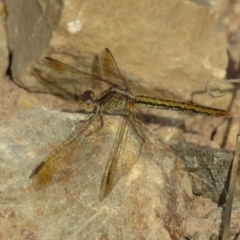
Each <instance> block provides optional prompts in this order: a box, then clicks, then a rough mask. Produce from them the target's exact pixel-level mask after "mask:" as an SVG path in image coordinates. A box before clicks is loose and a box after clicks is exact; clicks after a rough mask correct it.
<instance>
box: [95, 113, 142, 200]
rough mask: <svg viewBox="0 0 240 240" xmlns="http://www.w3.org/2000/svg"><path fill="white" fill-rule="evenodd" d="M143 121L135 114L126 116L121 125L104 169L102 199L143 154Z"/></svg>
mask: <svg viewBox="0 0 240 240" xmlns="http://www.w3.org/2000/svg"><path fill="white" fill-rule="evenodd" d="M142 133H143V129H142V123H141V122H139V121H136V120H135V118H134V116H132V115H129V116H124V117H123V120H122V123H121V124H120V126H119V130H118V134H117V137H116V141H115V144H114V147H113V149H112V151H111V154H110V156H109V158H108V161H107V165H106V167H105V170H104V175H103V179H102V184H101V189H100V196H99V198H100V199H103V198H105V197H106V196H107V195H108V194H109V193H110V192H111V190H112V189H113V187H114V186H115V185H116V183H117V182H118V180H119V179H120V178H121V177H122V176H124V175H125V174H126V173H127V172H128V171H129V170H130V169H131V168H132V167H133V165H134V164H135V163H136V162H137V160H138V159H139V156H140V154H141V149H142V145H143V143H144V136H143V135H142Z"/></svg>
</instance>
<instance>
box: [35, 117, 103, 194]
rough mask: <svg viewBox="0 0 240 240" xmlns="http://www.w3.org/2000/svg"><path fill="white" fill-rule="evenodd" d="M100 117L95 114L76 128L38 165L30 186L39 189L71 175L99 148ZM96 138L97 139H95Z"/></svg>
mask: <svg viewBox="0 0 240 240" xmlns="http://www.w3.org/2000/svg"><path fill="white" fill-rule="evenodd" d="M99 130H100V131H102V130H103V129H102V127H101V117H100V114H98V113H95V114H94V115H93V116H92V117H91V118H90V119H89V120H88V121H86V122H84V123H83V124H81V125H80V126H78V127H77V128H76V129H75V130H74V131H73V132H72V134H71V135H70V136H69V137H68V138H67V139H66V140H65V142H64V143H63V144H61V145H60V146H59V147H57V148H56V149H55V150H54V151H53V152H52V153H51V154H50V155H49V156H48V157H47V158H46V159H45V161H44V162H42V163H41V164H40V166H39V167H38V168H37V169H36V171H35V173H34V174H33V176H32V184H33V186H34V187H35V188H37V189H41V188H44V187H47V186H48V185H50V184H53V183H55V182H57V181H59V180H61V179H63V178H64V177H66V176H68V175H69V174H71V173H72V172H73V171H75V170H76V169H77V168H78V167H80V166H81V165H82V164H83V163H84V162H85V161H87V160H88V159H89V158H90V157H91V155H92V153H93V152H94V151H96V149H97V148H98V147H99V146H100V143H101V142H102V141H103V139H101V137H103V135H104V134H101V133H100V132H99ZM96 138H97V139H96Z"/></svg>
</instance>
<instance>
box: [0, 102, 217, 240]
mask: <svg viewBox="0 0 240 240" xmlns="http://www.w3.org/2000/svg"><path fill="white" fill-rule="evenodd" d="M82 120H83V115H81V114H70V113H60V112H50V111H48V110H47V109H45V108H44V107H42V106H38V107H36V108H34V109H32V110H29V111H26V112H24V113H21V114H19V115H17V116H15V117H13V118H12V119H11V120H6V121H5V122H2V124H1V125H0V169H1V180H0V192H1V198H0V213H2V214H1V218H0V225H1V226H2V227H1V230H0V236H1V238H2V239H10V238H11V239H13V231H14V238H15V239H21V238H26V237H31V238H39V236H41V239H60V238H61V239H67V238H72V239H93V238H96V237H97V238H100V239H127V238H129V237H130V238H131V239H140V238H145V239H166V240H167V239H180V238H183V236H184V231H185V230H184V228H183V225H182V224H183V222H184V220H187V219H189V217H191V216H192V217H195V218H196V219H197V218H198V215H199V214H198V213H197V212H196V210H195V209H194V198H195V197H194V196H193V195H192V189H191V181H190V178H189V175H188V172H187V171H186V170H184V169H183V167H181V165H180V162H179V159H178V158H177V157H176V155H175V154H174V152H173V151H172V150H171V148H169V147H168V146H167V145H165V144H163V143H161V142H160V141H159V140H158V139H157V138H156V137H154V135H153V134H152V133H151V132H150V131H147V129H145V128H144V131H143V132H144V135H145V138H146V140H145V142H144V144H143V147H142V151H141V155H140V158H139V160H138V161H137V162H136V163H135V165H134V166H133V167H132V168H131V169H130V171H129V172H127V173H126V174H125V175H124V176H123V177H122V178H120V180H119V181H118V182H117V184H116V185H115V187H114V188H113V190H112V191H111V192H110V194H109V195H108V196H106V197H105V198H104V199H103V200H99V192H100V185H101V181H102V177H103V173H104V169H105V167H106V164H107V159H108V157H109V155H110V153H111V150H112V149H113V148H112V147H113V144H114V143H115V141H116V139H115V138H116V135H117V134H118V131H117V129H118V126H119V122H120V121H121V120H123V118H122V117H121V116H116V115H104V118H103V123H104V124H103V128H100V129H99V128H96V129H95V130H96V131H97V134H96V135H95V130H94V129H93V130H92V132H89V134H87V135H86V137H84V138H83V139H81V140H82V141H81V145H78V147H79V148H78V149H77V153H79V156H78V155H74V156H76V163H77V162H79V161H82V159H83V158H86V157H87V161H85V162H84V163H82V165H80V166H79V165H78V164H76V169H75V171H74V172H72V174H70V175H69V176H67V177H65V178H63V179H62V180H59V181H57V182H55V183H53V184H52V185H50V186H48V187H46V188H42V189H41V190H36V189H35V188H34V187H33V186H32V183H31V179H29V177H30V176H31V175H32V173H33V172H34V169H36V167H37V166H38V165H39V164H40V163H41V162H42V161H43V160H44V159H45V158H46V157H47V156H48V155H49V154H50V153H51V152H52V151H53V150H54V149H55V148H56V147H57V146H58V145H59V144H61V143H62V142H63V141H64V140H65V139H66V138H67V137H68V136H69V135H70V134H71V136H76V132H73V129H74V128H77V127H78V126H81V124H86V122H85V123H84V122H80V121H82ZM97 126H98V122H96V123H94V125H93V127H97ZM129 133H130V135H128V136H129V137H128V139H125V140H124V141H126V142H124V143H125V144H124V145H123V146H124V147H125V148H126V147H127V152H126V156H131V153H132V152H134V151H138V150H139V144H138V141H136V140H134V139H135V138H136V136H135V135H133V132H131V131H130V132H129ZM95 136H97V138H96V141H92V140H91V138H92V139H94V137H95ZM84 140H85V141H84ZM89 141H90V142H89ZM65 143H66V142H65ZM89 151H90V152H89ZM71 153H72V151H69V155H70V154H71ZM75 153H76V152H74V154H75ZM129 153H130V155H129ZM120 158H121V159H122V160H124V159H125V158H124V156H123V155H121V156H120ZM125 160H126V159H125ZM127 160H128V161H130V160H131V159H130V158H128V157H127ZM56 161H58V163H61V162H60V161H59V160H58V159H56ZM68 163H69V164H70V163H71V162H70V159H68ZM55 166H56V168H57V169H58V168H59V165H58V164H57V165H55ZM66 166H67V165H66ZM199 221H202V220H201V219H199ZM93 229H94V230H93ZM202 231H203V232H204V229H202ZM214 231H215V230H214ZM216 231H217V228H216ZM187 232H188V233H189V232H190V233H191V232H193V231H190V230H189V229H188V230H187Z"/></svg>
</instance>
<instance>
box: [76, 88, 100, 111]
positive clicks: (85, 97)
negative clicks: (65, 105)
mask: <svg viewBox="0 0 240 240" xmlns="http://www.w3.org/2000/svg"><path fill="white" fill-rule="evenodd" d="M94 97H95V96H94V92H93V91H92V90H87V91H85V92H84V93H83V94H82V95H81V96H80V97H79V101H78V105H79V106H80V108H81V109H83V110H85V111H86V112H94V110H95V108H96V106H95V103H94Z"/></svg>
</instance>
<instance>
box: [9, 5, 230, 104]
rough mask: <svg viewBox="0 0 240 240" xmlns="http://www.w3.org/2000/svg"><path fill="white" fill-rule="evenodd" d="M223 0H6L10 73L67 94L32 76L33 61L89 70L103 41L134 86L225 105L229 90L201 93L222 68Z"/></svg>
mask: <svg viewBox="0 0 240 240" xmlns="http://www.w3.org/2000/svg"><path fill="white" fill-rule="evenodd" d="M223 3H224V1H218V5H217V7H216V6H215V7H214V6H212V5H211V4H204V5H201V4H198V2H191V1H180V0H178V1H176V0H171V1H169V0H162V1H160V2H155V1H148V2H143V3H141V4H139V3H137V4H136V5H132V4H133V3H132V2H128V1H126V2H122V3H116V2H115V1H110V2H108V3H107V4H104V3H102V4H99V2H98V1H91V2H88V3H80V2H79V1H64V5H63V4H62V3H61V1H59V2H57V3H56V2H54V4H53V5H51V2H49V1H37V0H34V1H25V0H20V1H18V3H17V4H16V3H15V1H12V0H7V1H6V5H7V9H8V13H9V15H8V19H7V26H8V32H9V44H10V47H11V50H12V53H13V62H12V68H11V69H12V74H13V78H14V81H15V82H16V83H17V84H18V85H20V86H22V87H24V88H27V89H29V90H32V91H44V92H51V93H55V94H60V95H62V96H64V97H71V96H69V95H71V94H75V92H74V93H73V91H72V90H71V89H66V91H65V92H64V91H62V89H60V88H59V87H58V85H57V84H55V85H54V83H53V85H54V87H52V86H50V85H49V84H48V81H49V79H47V78H46V76H44V75H41V74H37V76H36V72H35V69H37V70H39V71H40V73H43V72H44V71H46V69H44V68H42V67H43V66H42V58H43V57H45V56H51V57H53V58H57V59H58V60H60V61H63V62H65V63H68V64H69V65H71V66H73V67H76V68H80V69H83V70H89V67H90V66H91V62H92V59H93V57H94V55H96V54H100V53H101V51H102V49H104V48H105V47H108V48H110V50H111V51H112V53H113V55H114V56H115V58H116V60H117V63H118V65H119V68H120V69H121V70H122V71H123V73H124V75H125V76H126V77H127V79H129V80H130V84H131V85H132V86H133V88H134V90H135V93H143V92H144V93H145V94H146V93H147V94H151V95H153V96H156V97H170V96H171V97H175V98H176V99H178V100H185V101H186V100H193V101H195V102H197V103H203V102H202V99H203V98H204V105H211V106H215V107H216V106H217V107H221V108H227V107H228V104H229V100H230V98H231V97H230V96H229V95H228V96H225V97H224V98H219V99H217V101H214V100H213V99H211V98H210V97H208V96H207V94H204V85H205V83H206V82H207V81H209V80H217V79H222V78H224V76H225V69H226V66H227V54H226V52H225V49H226V40H225V36H224V32H223V29H222V28H221V26H220V24H219V14H218V8H220V6H221V5H222V4H223ZM146 9H147V11H146ZM113 13H114V14H113ZM193 16H194V17H193ZM19 19H21V21H19ZM191 94H194V95H191Z"/></svg>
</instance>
